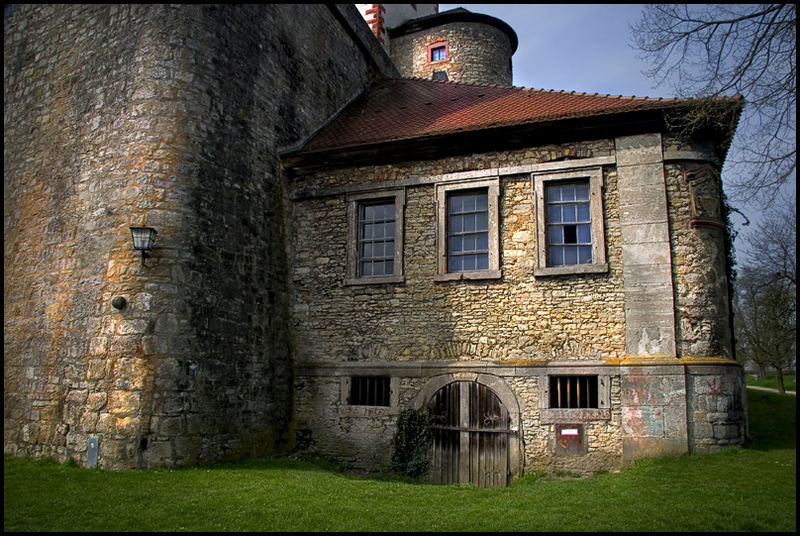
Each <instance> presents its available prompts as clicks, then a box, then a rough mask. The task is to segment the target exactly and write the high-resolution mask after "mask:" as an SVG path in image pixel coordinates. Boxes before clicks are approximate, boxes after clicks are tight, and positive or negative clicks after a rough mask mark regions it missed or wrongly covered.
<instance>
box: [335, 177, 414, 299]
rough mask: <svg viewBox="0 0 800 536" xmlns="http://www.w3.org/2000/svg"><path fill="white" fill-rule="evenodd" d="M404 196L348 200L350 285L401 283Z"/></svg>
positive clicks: (378, 195) (377, 195)
mask: <svg viewBox="0 0 800 536" xmlns="http://www.w3.org/2000/svg"><path fill="white" fill-rule="evenodd" d="M404 205H405V192H404V191H403V190H393V191H387V192H377V193H376V192H371V193H363V194H352V195H350V196H349V197H348V220H349V229H350V231H349V241H348V247H347V259H348V262H347V280H346V283H348V284H364V283H391V282H402V280H403V279H402V267H403V206H404Z"/></svg>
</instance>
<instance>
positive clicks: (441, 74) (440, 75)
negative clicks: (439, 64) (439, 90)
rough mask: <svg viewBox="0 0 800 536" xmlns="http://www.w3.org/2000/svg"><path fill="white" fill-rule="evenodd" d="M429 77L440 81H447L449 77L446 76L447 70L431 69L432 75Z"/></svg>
mask: <svg viewBox="0 0 800 536" xmlns="http://www.w3.org/2000/svg"><path fill="white" fill-rule="evenodd" d="M431 78H432V79H433V80H438V81H440V82H447V81H449V78H448V77H447V71H433V76H431Z"/></svg>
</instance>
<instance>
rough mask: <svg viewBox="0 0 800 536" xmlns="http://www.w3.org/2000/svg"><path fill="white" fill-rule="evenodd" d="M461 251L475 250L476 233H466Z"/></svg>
mask: <svg viewBox="0 0 800 536" xmlns="http://www.w3.org/2000/svg"><path fill="white" fill-rule="evenodd" d="M461 251H475V235H465V236H464V241H463V246H462V249H461Z"/></svg>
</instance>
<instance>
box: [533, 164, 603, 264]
mask: <svg viewBox="0 0 800 536" xmlns="http://www.w3.org/2000/svg"><path fill="white" fill-rule="evenodd" d="M534 183H535V189H536V209H537V210H536V212H537V230H538V262H537V268H536V270H535V271H534V275H537V276H543V275H560V274H576V273H600V272H607V271H608V264H606V254H605V231H604V226H603V204H602V183H603V170H602V169H601V168H593V169H588V170H577V171H568V172H560V173H548V174H541V175H534Z"/></svg>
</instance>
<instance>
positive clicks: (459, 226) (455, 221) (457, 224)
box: [450, 216, 464, 233]
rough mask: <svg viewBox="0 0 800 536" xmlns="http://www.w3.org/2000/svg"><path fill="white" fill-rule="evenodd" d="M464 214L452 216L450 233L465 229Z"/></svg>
mask: <svg viewBox="0 0 800 536" xmlns="http://www.w3.org/2000/svg"><path fill="white" fill-rule="evenodd" d="M463 222H464V216H450V233H460V232H462V231H464V223H463Z"/></svg>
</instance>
